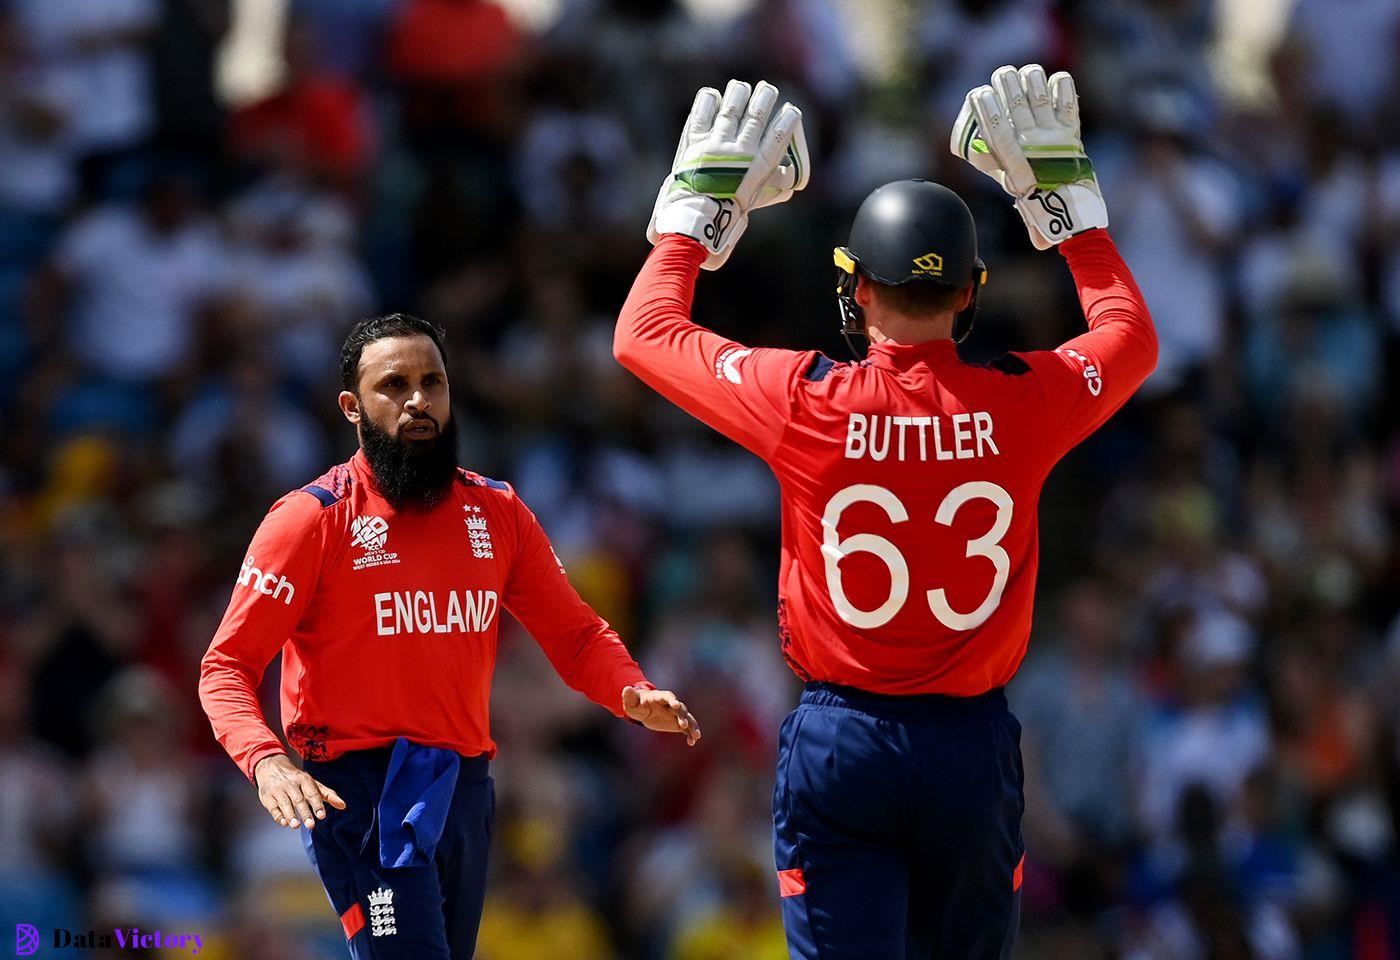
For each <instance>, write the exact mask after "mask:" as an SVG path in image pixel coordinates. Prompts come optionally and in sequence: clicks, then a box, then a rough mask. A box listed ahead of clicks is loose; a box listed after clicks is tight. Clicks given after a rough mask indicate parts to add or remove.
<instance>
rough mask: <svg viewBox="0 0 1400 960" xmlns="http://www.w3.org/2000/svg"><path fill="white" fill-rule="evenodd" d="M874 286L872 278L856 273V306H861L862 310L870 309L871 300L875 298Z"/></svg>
mask: <svg viewBox="0 0 1400 960" xmlns="http://www.w3.org/2000/svg"><path fill="white" fill-rule="evenodd" d="M872 286H873V284H872V283H871V281H870V280H868V279H866V278H865V277H863V276H860V275H859V274H857V275H856V306H858V307H860V308H861V309H862V310H865V309H868V308H869V307H870V301H871V300H873V299H874V298H875V292H874V290H873V289H872Z"/></svg>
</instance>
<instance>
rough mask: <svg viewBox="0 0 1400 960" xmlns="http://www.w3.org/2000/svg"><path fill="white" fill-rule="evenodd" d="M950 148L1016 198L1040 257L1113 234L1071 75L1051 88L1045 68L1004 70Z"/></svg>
mask: <svg viewBox="0 0 1400 960" xmlns="http://www.w3.org/2000/svg"><path fill="white" fill-rule="evenodd" d="M949 147H950V148H951V149H952V151H953V153H954V154H955V155H956V156H959V157H962V158H963V159H964V160H966V161H967V162H968V163H970V164H972V165H973V166H974V167H976V168H977V169H978V170H981V171H982V172H983V173H985V174H986V175H987V176H989V177H991V178H992V179H993V180H995V181H996V182H997V183H999V184H1001V186H1002V189H1003V190H1005V191H1006V192H1007V193H1009V194H1011V195H1012V196H1013V197H1015V198H1016V210H1017V212H1018V213H1020V214H1021V219H1022V220H1024V221H1025V222H1026V229H1028V230H1029V231H1030V235H1031V243H1033V244H1035V246H1036V249H1038V250H1048V249H1049V248H1050V247H1053V246H1055V245H1056V244H1058V243H1060V242H1061V241H1062V240H1065V239H1067V238H1069V237H1072V236H1074V235H1075V234H1076V233H1083V232H1084V231H1085V230H1090V229H1092V228H1094V227H1106V226H1108V208H1107V207H1106V206H1105V205H1104V201H1103V193H1102V192H1101V191H1100V190H1099V181H1098V178H1097V177H1096V176H1095V175H1094V164H1093V163H1092V162H1091V161H1090V160H1089V158H1088V156H1087V155H1085V153H1084V141H1083V139H1082V137H1081V136H1080V133H1079V95H1078V94H1077V93H1075V90H1074V78H1072V77H1071V76H1070V75H1069V74H1068V73H1064V72H1060V73H1057V74H1055V75H1054V76H1053V77H1051V78H1050V79H1049V80H1048V81H1047V80H1046V78H1045V68H1044V67H1042V66H1041V65H1040V64H1038V63H1032V64H1028V65H1027V66H1024V67H1022V68H1021V69H1020V70H1017V69H1016V68H1015V67H1001V68H1000V69H998V70H997V71H996V72H995V73H993V74H992V82H991V85H990V86H987V85H984V86H980V87H977V88H976V89H974V90H970V91H969V92H968V94H967V98H966V99H965V100H964V101H963V106H962V110H961V111H959V112H958V118H957V120H956V121H954V122H953V135H952V139H951V140H950V141H949Z"/></svg>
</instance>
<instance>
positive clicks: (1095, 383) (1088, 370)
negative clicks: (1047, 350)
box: [1055, 347, 1103, 397]
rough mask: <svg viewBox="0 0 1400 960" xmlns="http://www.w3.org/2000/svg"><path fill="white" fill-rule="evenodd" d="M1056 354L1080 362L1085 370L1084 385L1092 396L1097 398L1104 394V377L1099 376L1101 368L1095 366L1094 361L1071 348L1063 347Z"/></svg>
mask: <svg viewBox="0 0 1400 960" xmlns="http://www.w3.org/2000/svg"><path fill="white" fill-rule="evenodd" d="M1055 352H1056V353H1063V354H1064V355H1065V356H1067V357H1073V358H1074V359H1075V360H1078V361H1079V363H1080V365H1081V366H1082V367H1083V368H1084V383H1085V385H1086V386H1088V388H1089V393H1090V395H1091V396H1095V397H1097V396H1098V395H1099V394H1100V393H1102V392H1103V377H1101V376H1100V375H1099V368H1098V367H1096V366H1094V361H1092V360H1090V359H1089V358H1088V357H1086V356H1084V354H1082V353H1080V352H1079V351H1078V350H1074V349H1072V348H1070V347H1062V348H1061V349H1059V350H1056V351H1055Z"/></svg>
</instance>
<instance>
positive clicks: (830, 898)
mask: <svg viewBox="0 0 1400 960" xmlns="http://www.w3.org/2000/svg"><path fill="white" fill-rule="evenodd" d="M992 80H993V84H992V85H986V86H984V87H979V88H976V89H974V90H973V91H971V92H970V93H969V94H968V98H967V99H966V101H965V110H964V112H963V113H962V114H960V115H959V119H958V121H957V122H956V123H955V125H954V133H953V135H952V136H951V137H950V141H949V143H950V149H952V150H953V152H954V153H955V154H958V155H959V156H962V157H964V159H967V160H968V161H969V162H970V163H972V164H973V166H975V167H976V168H977V169H979V170H980V171H981V172H983V173H985V174H986V175H988V176H989V177H992V178H993V179H995V180H997V182H998V183H999V184H1000V185H1001V186H1002V187H1003V188H1004V189H1005V190H1006V191H1007V193H1008V194H1010V195H1011V196H1012V197H1013V203H1014V205H1015V208H1016V210H1017V211H1018V213H1019V214H1020V215H1021V216H1022V219H1023V220H1024V221H1025V223H1026V226H1027V229H1028V232H1029V235H1030V238H1031V241H1032V243H1033V245H1035V246H1036V247H1038V248H1040V249H1042V250H1044V249H1048V248H1050V247H1053V246H1058V250H1059V252H1060V254H1061V255H1062V256H1063V257H1064V258H1065V261H1066V263H1067V264H1068V265H1069V269H1070V272H1071V273H1072V274H1073V276H1074V281H1075V284H1076V286H1077V288H1078V291H1079V299H1080V302H1081V304H1082V306H1083V309H1084V315H1085V318H1086V319H1087V321H1088V327H1089V329H1088V332H1086V333H1084V334H1082V335H1080V336H1078V337H1075V338H1074V339H1072V340H1070V341H1069V342H1068V343H1065V344H1063V345H1062V346H1060V347H1059V348H1058V349H1056V350H1049V351H1030V352H1023V353H1011V354H1007V355H1004V356H1002V357H1000V358H998V359H997V360H995V361H993V362H992V363H990V364H988V365H986V366H980V365H976V364H971V363H966V362H964V361H963V360H962V359H960V358H959V356H958V353H957V344H956V340H957V339H960V338H961V337H962V336H964V335H965V334H966V332H967V330H968V329H970V323H971V319H972V316H973V310H974V309H975V303H976V296H977V293H978V290H979V288H980V286H981V284H982V283H983V282H984V281H985V279H986V270H985V267H984V266H983V264H982V261H981V260H980V259H979V258H978V256H977V241H976V224H975V223H974V221H973V218H972V213H971V211H970V210H969V209H968V207H967V205H966V203H964V202H963V200H962V199H961V198H960V197H958V196H957V194H955V193H954V192H953V191H951V190H949V189H948V188H947V187H944V186H942V185H941V184H937V183H933V182H931V181H928V180H902V181H896V182H893V183H888V184H885V185H884V186H882V187H880V188H878V189H876V190H875V191H873V192H872V193H871V194H870V195H869V196H867V197H866V199H865V201H864V202H863V203H862V204H861V206H860V209H859V210H858V211H857V212H856V215H855V218H854V220H853V222H852V225H851V230H850V239H849V241H848V245H847V246H844V247H838V248H837V249H836V250H835V252H834V256H833V260H834V263H835V265H836V267H837V269H838V271H839V272H838V275H837V276H838V279H837V297H838V302H839V304H840V308H841V313H842V317H843V321H844V326H843V332H859V333H862V334H864V335H865V336H867V338H868V339H869V340H870V349H869V352H868V354H867V356H866V358H865V359H864V360H862V361H859V362H855V363H836V362H834V361H832V360H830V359H828V358H827V357H824V356H822V355H821V354H820V353H817V352H816V351H811V350H807V351H793V350H776V349H766V348H756V347H749V346H745V345H743V344H740V343H736V342H734V341H733V340H730V339H728V338H726V337H722V336H718V335H716V334H714V333H712V332H711V331H709V330H706V329H704V328H702V327H700V326H697V325H696V324H694V323H692V322H691V320H690V310H691V302H692V298H693V297H694V293H695V281H696V277H697V275H698V273H699V271H700V269H701V268H702V266H703V267H705V268H708V269H717V268H718V267H720V266H722V265H723V264H724V262H725V260H726V259H727V257H728V256H729V255H730V253H731V252H732V250H733V247H734V245H735V243H736V242H737V240H738V238H739V237H740V236H742V235H743V233H744V230H745V228H746V226H747V218H748V216H749V215H750V213H752V212H754V211H757V210H758V209H760V208H762V207H764V206H771V205H772V204H774V203H781V202H783V200H785V199H786V198H787V197H789V196H791V195H792V194H793V193H795V192H796V191H797V190H800V189H802V187H803V186H804V185H805V183H806V178H807V174H808V171H809V170H810V163H808V162H807V157H806V141H805V136H804V135H803V133H802V129H801V112H800V111H799V110H797V108H796V107H794V106H793V105H791V104H784V105H783V106H782V107H781V108H779V107H778V106H777V100H778V98H777V90H776V89H775V88H774V87H772V85H771V84H767V83H762V82H761V83H759V84H757V85H756V86H753V87H750V85H749V84H747V83H744V82H742V81H738V80H731V81H730V82H729V85H728V86H727V87H726V89H725V91H724V93H723V95H722V96H721V94H720V93H719V91H718V90H714V89H711V88H702V89H701V91H700V92H699V93H698V94H697V95H696V99H695V102H694V105H693V106H692V109H691V113H690V116H689V117H688V119H687V121H686V124H685V126H684V128H683V132H682V134H681V140H680V143H679V145H678V147H677V150H676V155H675V160H674V162H673V164H672V170H671V175H670V176H669V177H667V179H666V181H665V183H664V184H663V185H662V188H661V190H660V191H659V193H658V196H657V201H656V205H655V207H654V209H653V213H652V221H651V224H650V225H649V226H648V230H647V236H648V239H650V240H651V241H652V242H653V244H654V245H655V247H654V249H653V250H652V253H651V255H650V257H649V258H648V260H647V263H646V265H645V266H644V267H643V268H642V271H641V274H640V275H639V276H638V278H637V280H636V282H635V284H634V285H633V288H632V292H631V294H630V296H629V297H628V299H627V302H626V304H625V305H624V306H623V309H622V312H621V316H620V318H619V320H618V324H617V329H616V333H615V339H614V352H615V354H616V356H617V358H618V360H619V361H621V363H622V364H623V365H624V366H625V367H627V368H628V369H629V370H631V371H632V372H633V373H635V374H636V375H637V376H638V377H640V378H641V379H642V380H643V381H644V382H646V383H647V384H648V385H649V386H651V387H652V388H654V389H655V390H656V391H657V392H659V393H661V394H662V395H664V396H665V397H667V398H669V399H670V400H672V401H673V402H674V403H676V404H678V405H679V406H681V407H682V408H684V409H685V410H687V411H688V412H690V413H691V414H693V415H694V416H695V417H697V418H699V419H700V420H702V421H704V422H705V423H707V424H709V425H710V426H712V427H714V428H715V429H717V430H719V431H720V432H722V433H724V434H725V435H726V436H728V437H731V438H732V439H734V440H735V441H737V442H739V443H740V444H742V445H744V446H745V447H747V448H748V449H749V450H751V451H752V452H753V453H755V454H757V455H758V456H759V457H761V458H762V459H763V460H764V461H765V462H766V463H767V464H768V465H769V467H770V468H771V469H772V470H773V472H774V473H775V474H776V475H777V478H778V482H779V485H780V487H781V491H782V506H781V509H782V557H781V563H780V568H779V582H778V629H779V635H780V637H781V642H782V648H783V652H784V654H785V656H786V657H787V661H788V663H789V664H790V665H791V666H792V668H793V670H794V671H795V672H796V673H797V674H798V675H799V676H800V677H802V678H803V679H804V680H805V681H806V683H805V684H804V689H803V693H802V696H801V699H800V701H799V703H798V705H797V708H796V709H795V710H794V711H793V712H792V713H791V714H789V716H788V717H787V719H786V720H785V721H784V723H783V726H782V729H781V730H780V732H779V736H778V752H777V773H776V778H775V784H774V791H773V828H774V829H773V837H774V860H775V866H776V868H777V880H778V883H777V892H778V894H779V896H780V898H781V904H782V907H781V909H782V916H783V927H784V931H785V934H786V937H787V944H788V950H789V953H790V954H791V956H792V957H793V958H794V960H916V958H917V960H935V958H949V957H957V958H959V960H1008V958H1009V957H1010V955H1011V952H1012V950H1013V949H1014V945H1015V940H1016V932H1017V928H1018V926H1019V917H1020V902H1021V879H1022V876H1023V874H1024V863H1025V843H1024V838H1023V836H1022V831H1021V818H1022V814H1023V813H1024V809H1025V795H1024V776H1023V768H1022V760H1021V752H1020V724H1019V722H1018V721H1017V720H1016V718H1015V717H1014V716H1013V715H1012V713H1011V711H1010V709H1009V708H1008V704H1007V700H1006V695H1005V692H1004V690H1003V687H1004V686H1005V685H1006V683H1007V682H1008V681H1009V680H1010V679H1011V678H1012V677H1013V676H1014V674H1015V673H1016V670H1017V668H1018V667H1019V666H1020V663H1021V660H1022V658H1023V657H1024V656H1025V653H1026V644H1027V640H1028V638H1029V635H1030V628H1031V611H1032V605H1033V601H1034V594H1035V576H1036V565H1037V553H1038V550H1037V547H1038V541H1037V530H1036V526H1037V524H1036V508H1037V504H1038V502H1039V498H1040V490H1041V487H1042V485H1043V484H1044V482H1045V478H1046V475H1047V474H1048V473H1049V471H1050V469H1051V468H1052V467H1053V466H1054V464H1055V463H1056V461H1058V460H1059V459H1060V458H1061V457H1062V456H1064V454H1065V453H1066V452H1067V451H1068V450H1069V449H1070V448H1071V447H1073V446H1074V445H1075V444H1076V443H1078V442H1080V441H1081V440H1083V439H1084V438H1085V437H1086V436H1088V435H1089V433H1091V432H1092V431H1093V430H1095V429H1096V428H1097V427H1098V426H1099V425H1101V424H1102V423H1103V422H1104V421H1105V420H1107V419H1108V418H1109V417H1110V416H1111V415H1112V414H1113V413H1114V412H1115V411H1116V410H1118V408H1119V407H1121V406H1122V405H1123V404H1124V403H1125V402H1126V401H1127V399H1128V397H1129V396H1131V395H1132V393H1133V391H1134V390H1136V389H1137V387H1138V386H1139V385H1140V384H1141V383H1142V382H1143V380H1145V379H1146V377H1147V376H1148V375H1149V374H1150V373H1151V371H1152V369H1153V367H1154V366H1155V363H1156V355H1157V340H1156V335H1155V333H1154V331H1153V327H1152V321H1151V318H1150V316H1149V315H1148V311H1147V308H1146V306H1145V305H1144V303H1143V300H1142V296H1141V294H1140V293H1139V292H1138V289H1137V286H1136V285H1135V284H1134V282H1133V279H1132V275H1131V274H1130V273H1129V272H1128V269H1127V267H1126V266H1125V265H1124V263H1123V261H1122V259H1121V258H1120V257H1119V256H1118V253H1117V251H1116V249H1115V248H1114V245H1113V241H1112V240H1111V239H1110V238H1109V235H1108V233H1107V232H1106V231H1105V230H1104V229H1103V227H1104V226H1105V225H1106V224H1107V212H1106V208H1105V205H1104V201H1103V198H1102V194H1101V193H1100V191H1099V188H1098V184H1097V180H1096V179H1095V178H1094V175H1093V167H1092V164H1091V163H1090V161H1089V159H1088V157H1087V155H1085V154H1084V151H1083V145H1082V140H1081V138H1080V133H1079V122H1078V98H1077V94H1076V93H1075V90H1074V85H1073V80H1072V79H1071V78H1070V77H1069V75H1068V74H1064V73H1058V74H1055V75H1054V76H1053V77H1046V76H1045V71H1044V69H1043V68H1042V67H1041V66H1039V65H1038V64H1028V65H1026V66H1025V67H1022V68H1020V69H1019V70H1018V69H1016V68H1014V67H1010V66H1007V67H1003V68H1001V69H999V70H998V71H997V72H996V73H995V74H994V75H993V78H992Z"/></svg>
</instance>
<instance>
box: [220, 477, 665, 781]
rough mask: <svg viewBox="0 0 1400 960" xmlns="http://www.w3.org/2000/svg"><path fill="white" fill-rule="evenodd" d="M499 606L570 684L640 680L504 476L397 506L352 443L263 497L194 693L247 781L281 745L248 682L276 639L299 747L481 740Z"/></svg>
mask: <svg viewBox="0 0 1400 960" xmlns="http://www.w3.org/2000/svg"><path fill="white" fill-rule="evenodd" d="M502 609H505V610H507V611H509V612H510V613H511V614H512V615H514V616H515V617H516V619H518V620H519V621H520V622H521V623H522V624H524V626H525V627H526V629H528V630H529V631H530V632H531V633H532V634H533V635H534V637H535V639H536V640H537V641H538V642H539V644H540V646H541V647H543V648H544V651H545V653H546V654H547V655H548V656H549V659H550V662H551V663H553V664H554V668H555V669H556V670H558V671H559V675H560V676H562V677H563V678H564V679H565V680H566V681H567V682H568V683H569V685H570V686H572V687H574V688H575V689H576V690H579V691H581V692H582V693H584V694H585V695H586V696H587V697H588V698H589V699H591V700H593V701H594V702H596V703H599V704H601V705H602V706H604V707H606V708H608V709H609V710H611V711H612V712H613V713H614V714H617V715H618V716H622V688H623V687H625V686H627V685H628V684H632V685H633V686H641V687H643V688H647V689H649V688H650V687H651V685H650V684H648V683H647V682H646V679H645V677H643V675H642V671H641V669H640V668H639V667H638V666H637V664H636V662H635V661H633V659H632V657H631V656H630V655H629V654H628V653H627V649H626V648H625V647H624V646H623V645H622V641H621V640H619V639H618V636H617V634H616V633H615V632H614V631H613V630H612V628H611V627H609V626H608V624H607V622H606V621H604V620H603V619H602V618H601V617H599V616H598V615H597V614H596V613H594V612H593V610H592V609H591V608H589V606H588V605H587V604H585V603H584V602H583V600H582V599H581V598H580V597H579V595H578V594H577V593H576V592H575V591H574V589H573V587H572V586H571V585H570V584H569V580H568V577H567V576H566V575H565V574H564V568H563V566H562V565H561V564H560V563H559V560H558V558H557V557H556V556H555V554H554V550H553V548H552V547H551V546H550V545H549V540H548V539H547V538H546V537H545V533H544V531H543V530H542V529H541V528H540V524H539V521H538V520H536V519H535V515H534V514H533V513H531V512H530V510H529V508H527V507H526V506H525V504H523V503H522V502H521V501H520V498H519V497H517V496H516V495H515V491H514V490H512V489H511V488H510V486H509V485H508V484H505V483H501V482H499V481H496V480H489V479H487V478H485V477H482V476H479V475H478V474H474V473H470V472H468V471H466V470H460V471H458V477H457V482H456V483H454V484H453V487H452V492H451V494H450V495H449V496H448V497H447V498H446V499H445V500H444V501H443V502H442V503H440V504H438V506H436V507H434V508H432V509H431V510H425V511H398V510H395V509H394V508H393V507H391V506H389V504H388V502H386V501H385V500H384V498H383V497H382V496H381V495H380V494H379V491H378V490H377V488H376V487H375V485H374V475H373V472H372V471H371V470H370V467H369V464H368V462H367V461H366V460H365V457H364V454H363V453H356V454H355V456H354V458H353V459H351V460H350V462H349V463H343V464H340V465H339V466H336V467H332V468H331V469H330V471H329V472H327V473H326V474H325V475H324V476H323V477H321V478H320V479H319V480H317V481H316V482H315V483H312V484H308V485H307V486H305V487H302V488H301V489H300V490H296V491H293V492H292V493H289V494H287V495H286V496H285V497H283V498H282V499H280V500H278V501H277V502H276V503H275V504H273V506H272V509H271V510H269V511H268V514H267V517H266V518H265V519H264V520H263V522H262V524H261V526H259V527H258V531H257V533H256V534H254V536H253V542H252V545H251V546H250V547H249V548H248V554H247V558H246V559H245V560H244V561H243V567H242V569H241V570H240V571H239V575H238V577H237V580H236V581H235V584H234V588H233V597H232V599H231V600H230V601H229V605H228V611H227V612H226V613H225V614H224V619H223V622H222V623H221V624H220V625H219V631H218V633H216V634H215V635H214V640H213V642H212V643H211V644H210V645H209V651H208V652H207V653H206V654H205V655H204V661H203V664H202V665H201V669H200V680H199V696H200V701H201V702H202V703H203V705H204V711H205V713H207V714H208V715H209V719H210V722H211V723H212V724H213V727H214V734H215V736H217V737H218V740H219V742H220V743H222V744H223V745H224V749H226V750H227V751H228V752H229V756H231V757H233V759H234V762H235V763H237V764H238V766H239V767H240V768H241V769H242V770H243V772H244V773H245V774H246V775H247V776H248V778H249V779H250V780H251V779H252V778H253V768H254V767H255V766H257V763H258V761H259V760H262V759H263V758H265V757H267V756H269V755H270V754H274V753H280V752H282V745H281V743H279V742H278V740H277V737H276V736H275V735H274V734H273V732H272V731H271V730H270V729H268V726H267V723H266V722H265V720H264V719H263V715H262V711H261V709H260V708H259V706H258V697H257V692H256V691H257V686H258V683H259V681H260V680H261V678H262V675H263V671H264V670H265V669H266V667H267V665H268V663H269V662H271V660H272V658H273V657H274V656H275V655H276V654H277V651H278V650H281V651H282V723H283V729H284V730H285V731H286V734H287V741H288V742H289V743H290V744H291V745H292V747H294V748H295V749H296V751H297V752H298V753H299V754H301V756H302V757H304V758H307V759H316V760H327V759H331V758H334V757H337V756H339V755H340V754H341V753H344V752H345V751H347V750H360V749H366V748H369V747H378V746H384V745H387V744H390V743H393V742H394V740H395V739H397V738H398V737H407V738H408V739H409V740H412V741H414V742H416V743H421V744H424V745H427V746H432V747H446V748H448V749H451V750H456V751H457V752H458V753H462V754H466V755H469V756H471V755H477V754H483V753H484V754H487V755H488V756H494V755H495V752H496V745H495V744H494V743H493V742H492V740H491V733H490V723H489V702H490V695H491V674H492V671H493V670H494V668H495V663H496V632H497V627H498V624H499V622H500V613H501V610H502Z"/></svg>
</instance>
